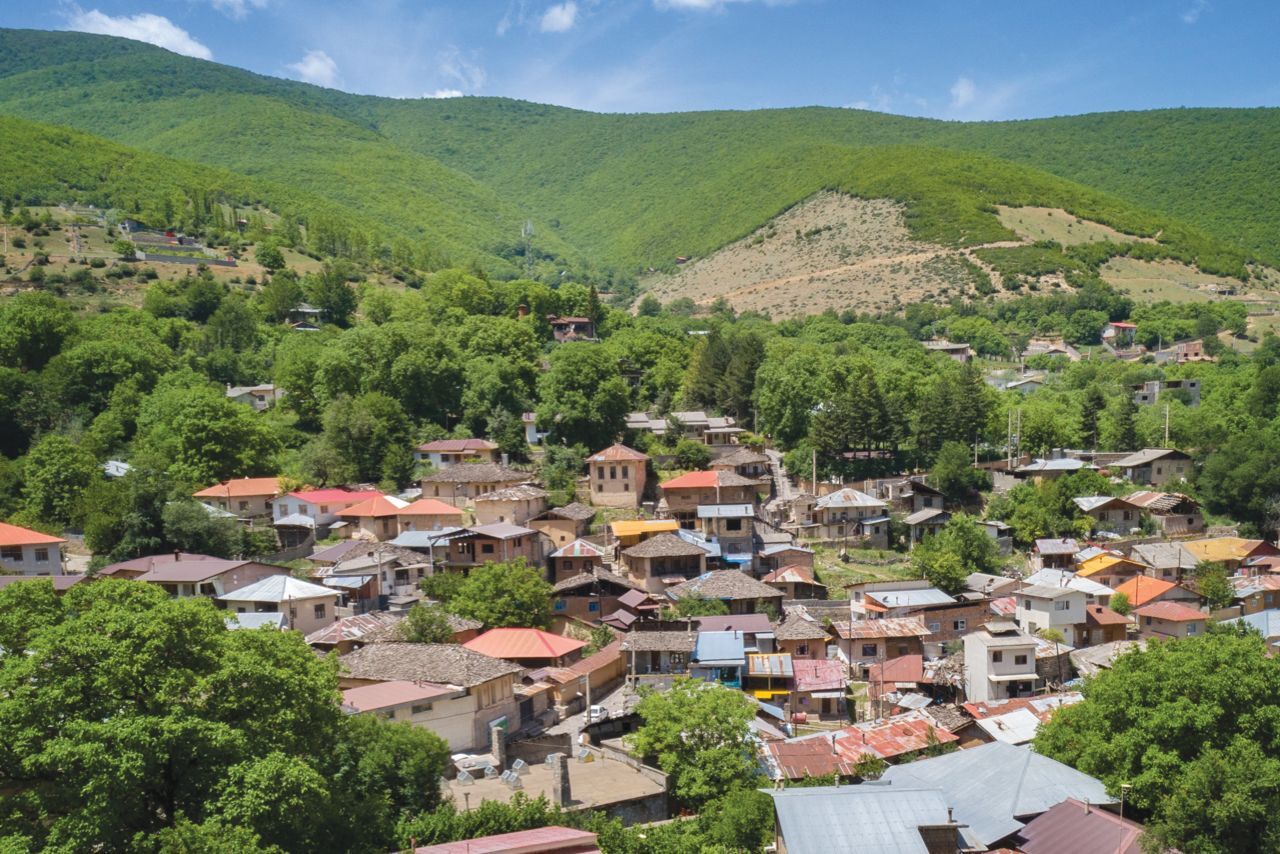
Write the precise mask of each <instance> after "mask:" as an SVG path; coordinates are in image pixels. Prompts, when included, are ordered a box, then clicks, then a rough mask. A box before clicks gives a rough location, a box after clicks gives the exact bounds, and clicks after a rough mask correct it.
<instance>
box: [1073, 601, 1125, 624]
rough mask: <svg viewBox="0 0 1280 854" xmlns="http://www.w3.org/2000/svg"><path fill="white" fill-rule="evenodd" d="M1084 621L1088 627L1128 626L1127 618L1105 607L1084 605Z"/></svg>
mask: <svg viewBox="0 0 1280 854" xmlns="http://www.w3.org/2000/svg"><path fill="white" fill-rule="evenodd" d="M1084 620H1085V623H1087V624H1088V625H1090V626H1125V625H1128V624H1129V618H1128V617H1126V616H1125V615H1124V614H1117V613H1116V612H1115V611H1112V610H1111V609H1110V608H1108V607H1107V606H1106V605H1086V606H1085V609H1084Z"/></svg>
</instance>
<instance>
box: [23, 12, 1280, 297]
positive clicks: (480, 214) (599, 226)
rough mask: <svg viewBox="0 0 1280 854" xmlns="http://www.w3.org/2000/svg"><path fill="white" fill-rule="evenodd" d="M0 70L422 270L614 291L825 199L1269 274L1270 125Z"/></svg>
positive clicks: (69, 54)
mask: <svg viewBox="0 0 1280 854" xmlns="http://www.w3.org/2000/svg"><path fill="white" fill-rule="evenodd" d="M0 57H2V58H0V113H6V114H9V115H15V116H22V117H25V118H28V119H32V120H35V121H40V122H49V123H54V124H59V125H70V126H73V127H77V128H80V129H82V130H85V131H88V132H91V133H94V134H98V135H101V136H104V137H107V138H109V139H112V140H114V141H117V142H120V143H123V144H125V145H131V146H136V147H139V148H144V149H146V150H149V151H155V152H158V153H162V154H166V155H169V156H173V157H178V158H182V159H184V160H190V161H196V162H199V163H204V164H208V165H212V166H219V167H223V168H226V169H231V170H234V171H236V172H240V173H243V174H246V175H250V176H253V177H255V178H259V179H268V180H271V181H275V182H277V183H278V184H281V185H287V186H288V187H290V188H292V189H293V190H294V191H297V192H307V193H311V194H313V195H314V196H317V197H321V198H324V199H326V200H328V201H330V202H331V203H333V204H336V205H339V206H341V207H343V208H345V209H347V210H348V211H350V212H351V214H352V215H353V216H355V217H358V218H360V219H362V220H364V221H366V222H369V223H372V224H373V226H374V229H375V233H376V234H377V235H378V239H379V240H381V241H383V242H388V241H390V240H391V239H392V238H394V237H397V236H399V237H405V238H408V239H410V240H412V241H414V242H415V243H416V244H419V245H421V246H422V247H423V249H424V251H426V252H427V253H428V254H430V255H432V256H434V257H435V258H436V259H437V260H436V265H437V266H440V265H443V264H444V263H454V264H467V263H471V262H473V261H477V260H478V261H481V262H483V263H484V264H485V266H486V267H487V268H489V269H490V270H491V272H493V273H495V274H499V275H504V276H513V275H516V274H518V273H525V274H527V273H528V272H529V271H530V270H531V269H532V268H534V267H535V266H536V265H538V264H545V265H547V268H548V269H552V268H555V267H556V265H560V269H563V268H564V267H565V265H571V266H572V265H574V264H577V265H583V264H585V263H586V262H591V264H594V265H596V266H595V267H593V268H591V269H592V271H593V273H594V274H595V275H596V276H597V277H604V278H607V277H608V276H609V275H610V274H611V273H612V274H615V275H618V276H619V277H621V278H623V279H625V277H626V276H628V275H631V274H634V273H635V272H636V271H637V270H639V269H642V268H646V267H649V266H657V267H665V266H668V265H670V264H671V263H672V260H673V259H674V258H675V257H676V256H677V255H701V254H705V253H708V252H711V251H713V250H715V249H717V248H719V247H720V246H723V245H725V244H726V243H728V242H730V241H732V240H734V239H736V238H738V237H741V236H743V235H745V234H748V233H749V232H750V231H751V230H752V229H754V228H755V227H757V226H759V225H761V224H762V223H763V222H765V221H766V220H768V219H769V218H770V217H772V216H774V215H776V214H778V213H779V212H781V211H783V210H785V209H787V208H788V207H789V206H791V205H793V204H795V203H796V202H798V201H800V200H802V199H804V198H806V197H808V196H810V195H812V194H813V193H814V192H815V191H817V190H819V189H823V188H841V189H845V190H848V191H851V192H854V193H858V194H865V195H868V196H874V197H888V198H894V199H899V200H901V201H903V202H905V203H906V204H907V206H908V226H909V227H910V228H911V229H912V231H913V233H914V234H915V235H916V236H919V237H921V238H923V239H929V240H937V241H940V242H944V243H947V244H952V245H957V244H958V245H971V244H975V243H981V242H985V241H990V240H999V239H1004V238H1008V237H1010V236H1011V235H1010V234H1009V232H1007V231H1005V230H1004V229H1003V228H1002V227H1001V226H1000V225H999V223H998V222H997V220H996V218H995V216H994V215H993V213H992V208H991V206H992V205H993V204H997V203H1009V204H1033V203H1034V204H1041V205H1045V206H1049V207H1064V208H1066V209H1067V210H1069V211H1071V212H1073V213H1076V214H1077V215H1080V216H1086V217H1088V218H1090V219H1094V220H1097V221H1100V222H1104V223H1107V224H1109V225H1113V226H1115V227H1116V228H1118V229H1120V230H1121V231H1125V232H1128V233H1133V234H1143V235H1155V234H1159V235H1160V240H1161V244H1162V246H1161V248H1165V249H1168V250H1169V251H1170V252H1172V253H1173V254H1174V255H1175V256H1176V257H1180V258H1186V259H1196V260H1198V261H1199V263H1200V266H1201V267H1202V268H1203V269H1206V270H1208V271H1214V272H1225V273H1228V274H1231V275H1240V274H1242V273H1243V271H1244V263H1245V262H1246V261H1248V260H1251V259H1256V260H1261V261H1264V262H1267V263H1276V261H1277V258H1276V256H1275V255H1274V251H1275V250H1274V241H1272V240H1271V239H1270V237H1271V236H1272V235H1274V234H1275V232H1276V228H1277V224H1280V200H1278V199H1277V198H1276V195H1275V194H1276V193H1277V192H1280V190H1277V189H1276V188H1277V187H1280V180H1277V178H1278V177H1280V176H1277V174H1276V170H1277V169H1280V166H1278V165H1277V164H1280V156H1278V155H1280V114H1277V113H1276V111H1274V110H1253V111H1229V110H1180V111H1159V112H1152V113H1138V114H1109V115H1099V116H1082V117H1078V118H1068V119H1054V120H1046V121H1037V122H1014V123H982V124H965V123H954V122H936V121H929V120H920V119H906V118H901V117H893V116H884V115H878V114H874V113H868V112H865V111H857V110H830V109H817V108H809V109H795V110H770V111H755V112H745V113H732V112H722V113H692V114H674V115H635V116H622V115H617V116H604V115H595V114H590V113H583V112H578V111H573V110H567V109H562V108H557V107H547V106H540V105H535V104H527V103H523V102H516V101H509V100H503V99H492V98H464V99H450V100H446V101H432V100H393V99H383V98H372V97H362V96H353V95H347V94H345V93H341V92H337V91H334V90H327V89H320V88H318V87H314V86H309V85H306V84H300V83H294V82H290V81H284V80H276V79H273V78H268V77H262V76H259V75H254V74H250V73H248V72H244V71H241V70H238V69H234V68H229V67H226V66H220V65H216V64H214V63H209V62H203V61H199V60H194V59H189V58H186V57H180V56H176V55H174V54H170V53H167V52H165V51H163V50H160V49H158V48H154V47H151V46H149V45H143V44H140V43H136V42H127V41H122V40H119V39H112V38H107V37H102V36H91V35H84V34H78V33H44V32H29V31H12V30H10V31H3V32H0ZM140 107H146V109H139V108H140ZM1156 212H1158V213H1156ZM526 225H528V226H529V227H528V228H526ZM529 232H532V233H531V234H530V233H529Z"/></svg>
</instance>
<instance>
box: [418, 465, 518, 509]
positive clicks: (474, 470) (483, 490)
mask: <svg viewBox="0 0 1280 854" xmlns="http://www.w3.org/2000/svg"><path fill="white" fill-rule="evenodd" d="M530 480H532V478H531V476H530V475H529V473H528V472H522V471H516V470H515V469H509V468H507V467H506V466H502V465H497V464H495V463H460V464H458V465H454V466H450V467H449V468H447V469H444V470H442V471H436V472H432V473H431V474H429V475H427V476H426V477H424V478H423V479H422V497H423V498H439V499H440V500H441V501H444V502H445V503H447V504H452V505H453V506H454V507H462V508H464V509H465V508H468V507H470V506H471V504H472V502H473V501H475V499H476V498H478V497H479V496H481V495H487V494H489V493H490V492H497V491H498V490H499V489H506V488H507V487H509V486H518V485H519V484H522V483H528V482H529V481H530Z"/></svg>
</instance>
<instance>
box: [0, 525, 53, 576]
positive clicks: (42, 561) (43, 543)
mask: <svg viewBox="0 0 1280 854" xmlns="http://www.w3.org/2000/svg"><path fill="white" fill-rule="evenodd" d="M65 542H66V540H64V539H62V538H61V537H51V536H49V535H48V534H42V533H40V532H39V531H32V530H31V529H29V528H22V527H19V526H18V525H9V524H7V523H5V522H0V567H2V568H3V569H4V570H5V571H6V572H13V573H17V574H19V575H62V544H63V543H65Z"/></svg>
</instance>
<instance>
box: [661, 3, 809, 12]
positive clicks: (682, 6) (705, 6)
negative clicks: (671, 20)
mask: <svg viewBox="0 0 1280 854" xmlns="http://www.w3.org/2000/svg"><path fill="white" fill-rule="evenodd" d="M754 2H761V0H653V6H654V8H655V9H660V10H663V11H666V10H669V9H674V10H676V11H680V12H710V11H717V10H720V9H723V8H724V7H725V6H728V5H729V4H730V3H754ZM762 2H763V3H764V5H766V6H787V5H789V4H790V3H792V2H793V0H762Z"/></svg>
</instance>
